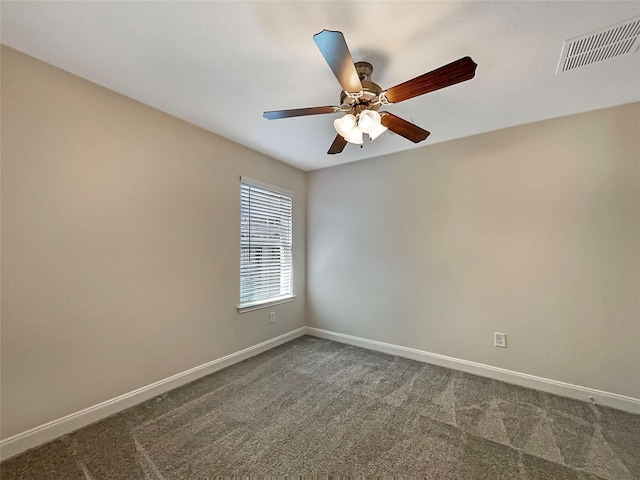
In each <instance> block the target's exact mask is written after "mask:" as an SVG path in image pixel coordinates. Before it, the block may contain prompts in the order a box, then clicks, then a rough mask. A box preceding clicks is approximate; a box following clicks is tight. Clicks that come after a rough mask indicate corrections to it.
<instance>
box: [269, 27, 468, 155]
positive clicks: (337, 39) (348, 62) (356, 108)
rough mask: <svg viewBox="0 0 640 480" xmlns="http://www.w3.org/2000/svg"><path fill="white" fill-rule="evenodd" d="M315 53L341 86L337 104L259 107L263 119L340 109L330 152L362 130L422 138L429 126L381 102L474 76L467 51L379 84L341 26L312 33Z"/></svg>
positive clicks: (356, 140)
mask: <svg viewBox="0 0 640 480" xmlns="http://www.w3.org/2000/svg"><path fill="white" fill-rule="evenodd" d="M313 40H314V41H315V43H316V45H317V46H318V48H319V49H320V53H322V56H323V57H324V59H325V60H326V61H327V64H328V65H329V68H331V71H332V72H333V74H334V75H335V77H336V79H337V80H338V82H339V83H340V86H341V87H342V92H341V94H340V106H339V107H331V106H324V107H310V108H297V109H292V110H274V111H270V112H264V115H263V116H264V117H265V118H267V119H269V120H275V119H279V118H290V117H299V116H304V115H319V114H326V113H338V112H342V113H345V115H344V116H342V117H340V118H338V119H336V120H335V121H334V122H333V126H334V128H335V130H336V132H337V134H338V135H337V136H336V138H335V139H334V141H333V143H332V144H331V147H330V148H329V151H328V152H327V153H329V154H331V155H333V154H336V153H340V152H342V151H343V150H344V147H345V146H346V144H347V143H353V144H356V145H360V146H362V144H363V143H364V134H366V135H367V136H368V137H369V140H370V141H373V140H375V139H376V138H378V137H379V136H380V135H381V134H383V133H384V132H385V131H387V129H388V130H390V131H392V132H394V133H396V134H398V135H400V136H402V137H404V138H406V139H408V140H411V141H412V142H414V143H418V142H421V141H423V140H424V139H426V138H427V137H428V136H429V132H428V131H427V130H424V129H423V128H420V127H419V126H417V125H414V124H413V123H410V122H408V121H406V120H403V119H402V118H400V117H398V116H396V115H393V114H392V113H389V112H384V111H383V112H378V111H377V110H378V109H379V108H380V107H381V106H383V105H390V104H392V103H398V102H402V101H404V100H408V99H410V98H413V97H417V96H419V95H424V94H425V93H429V92H433V91H435V90H439V89H441V88H445V87H448V86H451V85H455V84H456V83H460V82H464V81H466V80H470V79H472V78H473V77H474V76H475V71H476V67H477V65H476V63H475V62H474V61H473V60H471V58H470V57H463V58H461V59H459V60H456V61H455V62H452V63H450V64H448V65H445V66H443V67H440V68H438V69H436V70H433V71H431V72H428V73H425V74H423V75H420V76H418V77H416V78H413V79H411V80H408V81H406V82H404V83H401V84H399V85H396V86H395V87H391V88H389V89H387V90H383V89H382V88H380V86H378V85H377V84H375V83H373V82H372V81H371V74H372V73H373V66H372V65H371V64H370V63H368V62H357V63H354V62H353V60H352V59H351V53H350V52H349V48H348V47H347V43H346V41H345V39H344V36H343V35H342V33H341V32H335V31H331V30H323V31H322V32H320V33H317V34H315V35H314V36H313Z"/></svg>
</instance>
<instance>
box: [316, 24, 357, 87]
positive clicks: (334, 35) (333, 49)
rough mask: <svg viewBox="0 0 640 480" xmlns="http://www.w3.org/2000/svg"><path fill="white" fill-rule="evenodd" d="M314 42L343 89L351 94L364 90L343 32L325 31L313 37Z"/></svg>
mask: <svg viewBox="0 0 640 480" xmlns="http://www.w3.org/2000/svg"><path fill="white" fill-rule="evenodd" d="M313 41H314V42H316V45H317V46H318V48H319V49H320V53H322V56H323V57H324V59H325V60H326V61H327V63H328V64H329V68H331V71H332V72H333V74H334V75H335V76H336V78H337V79H338V82H339V83H340V85H341V86H342V89H343V90H344V91H345V92H349V93H358V92H359V91H360V90H362V84H361V83H360V77H359V76H358V72H357V71H356V67H355V65H354V64H353V60H352V59H351V53H349V47H347V42H346V41H345V39H344V35H342V32H334V31H333V30H323V31H321V32H320V33H316V34H315V35H314V36H313Z"/></svg>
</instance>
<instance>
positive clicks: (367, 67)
mask: <svg viewBox="0 0 640 480" xmlns="http://www.w3.org/2000/svg"><path fill="white" fill-rule="evenodd" d="M355 67H356V72H358V77H360V83H361V84H362V96H361V97H358V98H352V97H350V96H349V95H348V94H347V92H345V91H344V90H343V91H342V92H341V93H340V105H343V106H346V107H351V108H353V109H354V110H355V111H354V114H358V113H360V112H362V111H363V110H378V109H379V108H380V104H378V103H376V102H377V100H378V97H379V96H380V94H381V93H382V88H380V86H379V85H378V84H376V83H373V82H372V81H371V74H372V73H373V65H371V64H370V63H369V62H356V63H355Z"/></svg>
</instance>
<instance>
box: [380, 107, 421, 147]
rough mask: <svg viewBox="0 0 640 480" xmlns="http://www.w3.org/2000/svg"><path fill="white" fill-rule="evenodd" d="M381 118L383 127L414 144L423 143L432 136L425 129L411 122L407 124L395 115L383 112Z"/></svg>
mask: <svg viewBox="0 0 640 480" xmlns="http://www.w3.org/2000/svg"><path fill="white" fill-rule="evenodd" d="M381 116H382V118H381V119H380V122H381V123H382V125H384V126H385V127H387V128H388V129H389V130H391V131H392V132H393V133H397V134H398V135H402V136H403V137H404V138H406V139H407V140H411V141H412V142H413V143H418V142H421V141H423V140H424V139H425V138H427V137H428V136H429V135H430V133H429V132H427V131H426V130H425V129H423V128H420V127H419V126H417V125H414V124H413V123H411V122H407V121H406V120H403V119H402V118H400V117H398V116H396V115H394V114H393V113H389V112H381Z"/></svg>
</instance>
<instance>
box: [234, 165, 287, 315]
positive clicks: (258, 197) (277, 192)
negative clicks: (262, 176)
mask: <svg viewBox="0 0 640 480" xmlns="http://www.w3.org/2000/svg"><path fill="white" fill-rule="evenodd" d="M240 190H241V195H240V197H241V201H240V206H241V219H240V306H241V307H243V306H250V305H251V304H259V303H263V302H268V301H270V300H278V299H281V298H283V297H287V296H291V295H292V294H293V288H292V283H293V282H292V243H293V239H292V226H293V194H292V193H290V192H286V191H284V190H281V189H277V188H276V187H270V186H267V185H264V184H261V183H260V182H257V181H255V180H249V179H246V177H243V178H242V179H241V189H240Z"/></svg>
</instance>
